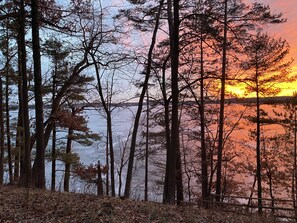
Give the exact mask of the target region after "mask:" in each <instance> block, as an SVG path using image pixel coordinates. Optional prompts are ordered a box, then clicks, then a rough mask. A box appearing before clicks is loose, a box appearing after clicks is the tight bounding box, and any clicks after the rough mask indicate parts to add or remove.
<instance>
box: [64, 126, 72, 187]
mask: <svg viewBox="0 0 297 223" xmlns="http://www.w3.org/2000/svg"><path fill="white" fill-rule="evenodd" d="M72 135H73V129H71V128H69V129H68V137H67V145H66V161H65V176H64V191H66V192H69V181H70V168H71V159H70V155H71V146H72V145H71V144H72Z"/></svg>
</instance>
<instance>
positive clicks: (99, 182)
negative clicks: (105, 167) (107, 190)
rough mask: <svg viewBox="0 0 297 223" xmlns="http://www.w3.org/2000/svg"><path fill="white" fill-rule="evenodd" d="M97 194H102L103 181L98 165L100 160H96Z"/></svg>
mask: <svg viewBox="0 0 297 223" xmlns="http://www.w3.org/2000/svg"><path fill="white" fill-rule="evenodd" d="M97 171H98V172H97V195H98V196H101V197H102V196H103V181H102V173H101V167H100V161H99V160H98V168H97Z"/></svg>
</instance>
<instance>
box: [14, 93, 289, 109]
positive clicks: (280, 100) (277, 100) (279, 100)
mask: <svg viewBox="0 0 297 223" xmlns="http://www.w3.org/2000/svg"><path fill="white" fill-rule="evenodd" d="M292 99H293V96H274V97H265V98H260V103H261V104H284V103H289V102H290V101H292ZM154 103H157V102H154ZM183 103H184V104H187V105H190V104H195V103H196V102H195V101H185V102H183ZM205 103H206V104H219V103H220V100H211V99H206V101H205ZM228 103H229V104H254V103H256V98H229V99H226V104H228ZM144 105H146V102H144ZM75 106H76V107H86V108H87V109H88V108H89V109H90V108H100V107H102V106H101V103H97V102H95V103H88V104H76V105H75ZM134 106H138V102H124V103H113V104H112V107H119V108H123V107H134ZM50 107H51V106H50V105H45V106H44V108H50ZM33 108H34V105H29V109H33ZM10 109H11V110H17V109H18V105H10Z"/></svg>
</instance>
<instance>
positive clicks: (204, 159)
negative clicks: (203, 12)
mask: <svg viewBox="0 0 297 223" xmlns="http://www.w3.org/2000/svg"><path fill="white" fill-rule="evenodd" d="M201 29H202V27H201ZM203 41H204V40H203V35H202V34H201V38H200V61H201V62H200V77H201V81H200V106H199V115H200V137H201V142H200V143H201V178H202V179H201V181H202V200H203V206H205V207H206V206H207V204H208V203H207V202H205V201H207V200H208V198H209V195H208V173H207V151H206V144H205V116H204V113H205V111H204V106H205V105H204V58H203Z"/></svg>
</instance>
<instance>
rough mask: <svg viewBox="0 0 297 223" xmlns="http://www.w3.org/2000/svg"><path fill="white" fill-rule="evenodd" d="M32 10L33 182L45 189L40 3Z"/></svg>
mask: <svg viewBox="0 0 297 223" xmlns="http://www.w3.org/2000/svg"><path fill="white" fill-rule="evenodd" d="M31 8H32V43H33V61H34V96H35V116H36V131H35V137H36V157H35V162H34V167H33V178H34V179H33V181H34V182H35V186H36V187H37V188H45V164H44V159H45V157H44V156H45V148H44V123H43V101H42V95H43V93H42V77H41V58H40V40H39V1H38V0H32V1H31Z"/></svg>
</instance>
